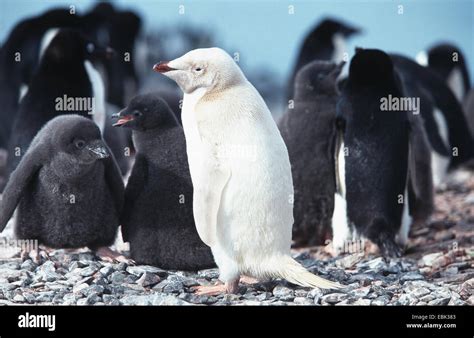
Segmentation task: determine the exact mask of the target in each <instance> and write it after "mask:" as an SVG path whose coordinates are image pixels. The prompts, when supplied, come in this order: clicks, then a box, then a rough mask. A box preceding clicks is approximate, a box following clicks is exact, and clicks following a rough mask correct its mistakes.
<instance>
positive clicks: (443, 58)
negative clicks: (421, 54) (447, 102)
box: [427, 43, 471, 103]
mask: <svg viewBox="0 0 474 338" xmlns="http://www.w3.org/2000/svg"><path fill="white" fill-rule="evenodd" d="M427 61H428V64H427V66H428V67H429V68H431V69H433V70H434V71H435V72H436V73H438V74H439V75H440V76H441V77H442V78H443V79H444V80H445V81H446V84H447V85H448V86H449V88H451V90H452V91H453V93H454V95H456V98H457V99H458V100H459V102H461V103H462V102H463V100H464V98H465V96H466V94H467V93H468V92H469V89H470V88H471V83H470V80H469V72H468V70H467V65H466V61H465V59H464V54H463V53H462V52H461V50H460V49H459V48H457V47H456V46H454V45H452V44H449V43H442V44H438V45H436V46H433V47H431V48H430V49H428V60H427Z"/></svg>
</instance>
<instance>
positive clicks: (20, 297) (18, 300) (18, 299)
mask: <svg viewBox="0 0 474 338" xmlns="http://www.w3.org/2000/svg"><path fill="white" fill-rule="evenodd" d="M13 301H14V302H15V303H24V302H25V301H26V299H25V297H23V295H16V296H15V297H13Z"/></svg>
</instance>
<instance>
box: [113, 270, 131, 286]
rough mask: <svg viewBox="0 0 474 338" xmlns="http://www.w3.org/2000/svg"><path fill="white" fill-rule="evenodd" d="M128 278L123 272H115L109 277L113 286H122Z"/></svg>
mask: <svg viewBox="0 0 474 338" xmlns="http://www.w3.org/2000/svg"><path fill="white" fill-rule="evenodd" d="M125 278H127V274H126V273H125V272H123V271H115V272H114V273H112V274H111V275H110V276H109V280H110V282H111V283H113V284H122V283H123V282H124V281H125Z"/></svg>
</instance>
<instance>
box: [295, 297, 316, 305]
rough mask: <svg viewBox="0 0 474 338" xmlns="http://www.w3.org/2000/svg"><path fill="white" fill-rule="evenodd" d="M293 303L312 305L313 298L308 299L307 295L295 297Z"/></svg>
mask: <svg viewBox="0 0 474 338" xmlns="http://www.w3.org/2000/svg"><path fill="white" fill-rule="evenodd" d="M293 303H294V304H297V305H311V304H313V302H312V301H311V299H308V298H306V297H295V299H293Z"/></svg>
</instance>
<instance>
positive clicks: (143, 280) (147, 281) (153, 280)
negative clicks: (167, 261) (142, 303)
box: [137, 271, 161, 287]
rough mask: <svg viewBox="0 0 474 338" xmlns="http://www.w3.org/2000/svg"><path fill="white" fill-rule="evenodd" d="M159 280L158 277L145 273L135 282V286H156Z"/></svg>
mask: <svg viewBox="0 0 474 338" xmlns="http://www.w3.org/2000/svg"><path fill="white" fill-rule="evenodd" d="M160 280H161V279H160V277H158V276H157V275H155V274H153V273H150V272H148V271H145V272H144V273H143V274H142V276H141V277H140V278H139V279H138V280H137V284H138V285H141V286H143V287H149V286H152V285H155V284H158V283H159V282H160Z"/></svg>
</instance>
